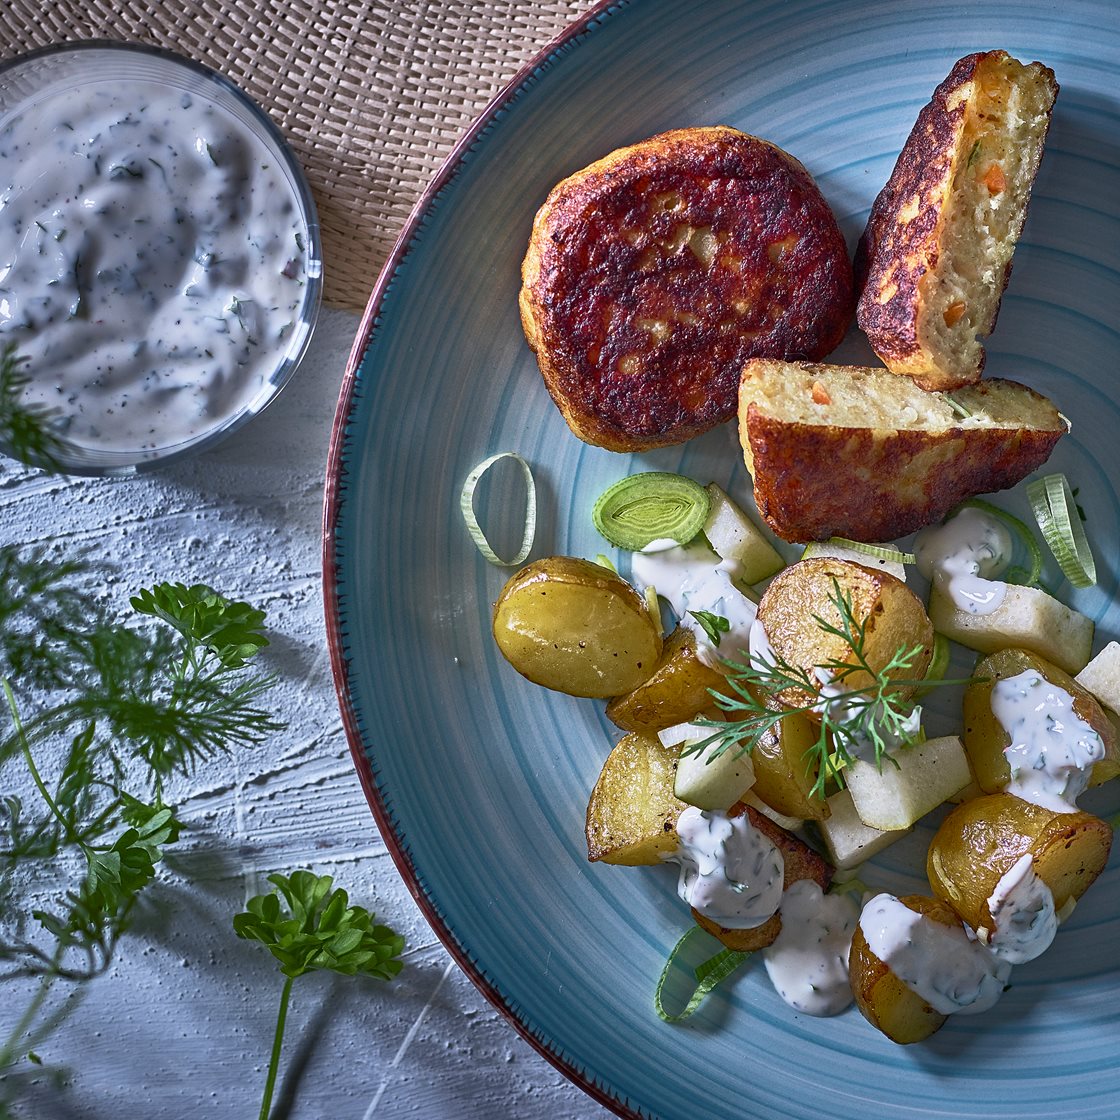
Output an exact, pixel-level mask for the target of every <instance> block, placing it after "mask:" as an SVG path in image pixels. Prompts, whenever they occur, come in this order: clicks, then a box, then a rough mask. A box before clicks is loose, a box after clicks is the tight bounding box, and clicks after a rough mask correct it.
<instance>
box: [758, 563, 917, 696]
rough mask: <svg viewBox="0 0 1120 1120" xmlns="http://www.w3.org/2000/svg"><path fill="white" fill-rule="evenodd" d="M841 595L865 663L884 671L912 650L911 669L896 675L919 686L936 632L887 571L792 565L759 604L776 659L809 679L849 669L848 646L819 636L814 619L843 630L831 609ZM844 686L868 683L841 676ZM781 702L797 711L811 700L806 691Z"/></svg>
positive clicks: (790, 692) (792, 692)
mask: <svg viewBox="0 0 1120 1120" xmlns="http://www.w3.org/2000/svg"><path fill="white" fill-rule="evenodd" d="M838 591H839V593H840V594H841V595H843V596H844V597H845V598H846V599H849V600H850V602H851V607H852V615H853V617H854V618H855V620H856V621H857V622H859V623H861V624H863V626H864V630H865V638H864V646H863V652H864V656H865V658H866V659H867V663H868V664H869V665H870V666H871V667H872V668H873V669H875V670H879V669H882V668H884V667H885V666H886V665H887V664H888V662H889V661H890V660H891V658H892V657H894V655H895V654H896V653H898V651H899V650H900V649H910V648H912V647H915V646H917V647H918V652H917V654H916V655H915V657H914V659H913V661H912V662H911V663H910V665H909V667H908V668H906V669H899V670H894V671H893V675H894V676H895V677H898V678H903V679H909V678H913V679H915V680H919V679H921V677H923V676H924V675H925V671H926V669H927V668H928V666H929V661H930V658H931V657H932V656H933V626H932V625H931V623H930V621H929V618H928V617H927V616H926V612H925V607H923V606H922V601H921V600H920V599H919V598H918V597H917V595H915V594H914V592H913V591H911V590H910V589H909V588H908V587H907V586H906V584H904V583H903V582H902V581H901V580H899V579H895V577H894V576H892V575H890V574H889V573H887V572H879V571H872V570H871V569H870V568H865V567H864V566H863V565H862V564H853V563H851V562H850V561H847V560H838V559H836V558H835V557H831V556H825V557H821V558H820V559H816V560H801V561H799V562H798V563H796V564H792V565H790V567H788V568H786V569H785V570H784V571H782V572H779V574H778V575H777V576H775V577H774V580H773V582H772V583H771V584H770V586H769V587H768V588H767V589H766V593H765V594H764V595H763V596H762V601H761V602H760V603H759V604H758V619H759V621H760V622H761V623H762V626H763V628H764V629H765V631H766V636H767V638H768V639H769V641H770V647H771V649H772V650H773V651H774V653H775V654H777V655H778V656H780V657H784V658H785V660H786V661H788V662H789V663H790V664H791V665H793V666H794V667H799V668H802V669H804V670H805V671H806V672H808V673H810V674H811V673H812V671H813V669H814V667H816V666H818V665H823V664H825V663H827V662H829V661H832V660H838V661H842V662H845V663H849V664H850V663H853V662H854V660H855V655H854V653H853V651H852V647H851V645H850V644H849V643H848V642H847V641H845V640H844V639H843V638H841V637H838V636H837V635H835V634H830V633H828V632H827V631H825V630H822V629H821V627H820V625H819V623H818V622H817V621H816V620H815V619H814V615H815V616H817V617H818V618H820V619H823V620H824V621H825V622H827V623H829V624H830V625H833V626H840V624H841V622H842V617H841V614H840V611H839V609H838V607H837V605H836V602H835V599H836V596H837V592H838ZM843 683H844V685H846V686H847V687H848V688H860V687H864V686H866V685H868V684H871V683H872V681H871V678H870V677H869V676H868V674H867V673H865V672H863V671H862V670H861V671H859V672H854V673H852V674H850V675H849V676H847V677H845V678H844V682H843ZM778 699H779V700H780V701H781V702H782V703H783V704H785V705H786V706H788V707H801V706H804V705H806V704H810V703H812V702H813V701H814V700H815V699H816V697H814V696H810V695H809V693H808V692H806V691H805V690H798V689H787V690H785V692H782V693H780V694H779V697H778Z"/></svg>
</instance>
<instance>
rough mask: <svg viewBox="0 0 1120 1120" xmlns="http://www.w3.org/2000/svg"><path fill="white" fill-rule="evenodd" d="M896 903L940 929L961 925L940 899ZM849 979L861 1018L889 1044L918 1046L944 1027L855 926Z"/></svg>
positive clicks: (905, 899)
mask: <svg viewBox="0 0 1120 1120" xmlns="http://www.w3.org/2000/svg"><path fill="white" fill-rule="evenodd" d="M899 901H900V902H902V903H904V904H905V905H906V906H909V907H910V909H911V910H914V911H916V912H917V913H919V914H924V915H925V916H926V917H928V918H930V919H932V920H933V921H935V922H940V923H941V924H942V925H946V926H960V924H961V920H960V918H958V917H957V914H956V911H954V910H953V908H952V907H951V906H949V905H948V904H947V903H945V902H942V901H941V900H940V899H937V898H926V897H925V896H924V895H917V894H910V895H906V896H905V897H903V898H901V899H899ZM848 975H849V977H850V979H851V982H852V994H853V995H854V996H855V997H856V1006H857V1007H858V1008H859V1009H860V1011H861V1012H863V1017H864V1018H865V1019H866V1020H867V1021H868V1022H869V1023H870V1024H871V1025H872V1026H873V1027H876V1028H878V1029H879V1030H881V1031H882V1032H883V1034H885V1035H886V1036H887V1038H889V1039H890V1040H891V1041H892V1042H899V1043H904V1044H905V1043H909V1042H921V1041H922V1040H923V1039H925V1038H929V1036H930V1035H931V1034H933V1033H934V1032H936V1031H939V1030H940V1029H941V1027H942V1026H943V1025H944V1023H945V1019H946V1018H947V1016H945V1015H942V1014H941V1012H940V1011H935V1010H934V1009H933V1008H932V1007H930V1005H929V1004H928V1003H926V1001H925V1000H924V999H922V997H921V996H920V995H918V994H917V993H916V992H914V991H912V990H911V989H910V988H908V987H907V986H906V985H905V984H904V983H903V982H902V981H901V980H899V978H898V977H897V976H896V975H895V974H894V973H893V972H892V971H891V970H890V969H889V968H888V967H887V966H886V965H885V964H884V963H883V962H882V961H881V960H879V958H878V957H877V956H876V955H875V954H874V953H873V952H872V951H871V949H870V947H869V946H868V944H867V939H866V938H865V937H864V936H863V930H862V929H860V927H859V926H858V925H857V926H856V931H855V934H854V935H853V937H852V949H851V952H850V953H849V954H848Z"/></svg>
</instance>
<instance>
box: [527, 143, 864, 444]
mask: <svg viewBox="0 0 1120 1120" xmlns="http://www.w3.org/2000/svg"><path fill="white" fill-rule="evenodd" d="M853 300H854V296H853V287H852V272H851V264H850V262H849V260H848V254H847V249H846V246H845V244H844V239H843V237H842V235H841V233H840V230H839V228H838V227H837V225H836V220H835V218H834V217H833V214H832V212H831V210H830V209H829V208H828V204H827V203H826V202H825V200H824V198H823V196H822V195H821V193H820V191H819V190H818V189H817V186H816V184H815V183H814V182H813V180H812V178H811V177H810V176H809V174H808V172H807V171H806V170H805V169H804V168H803V167H802V166H801V164H800V163H798V162H797V160H795V159H794V158H793V157H792V156H789V155H787V154H786V153H785V152H783V151H781V149H779V148H776V147H775V146H774V145H773V144H769V143H767V142H766V141H764V140H759V139H758V138H757V137H754V136H748V135H746V134H745V133H742V132H739V131H737V130H736V129H733V128H726V127H713V128H685V129H677V130H675V131H672V132H666V133H662V134H661V135H659V136H654V137H653V138H651V139H649V140H645V141H643V142H641V143H639V144H634V145H632V146H631V147H627V148H621V149H619V150H618V151H615V152H612V153H611V154H610V155H608V156H606V157H605V158H603V159H601V160H598V161H597V162H596V163H593V164H591V165H590V166H589V167H587V168H585V169H584V170H582V171H579V172H577V173H576V174H574V175H572V176H571V177H569V178H567V179H565V180H564V181H563V182H561V183H560V184H558V185H557V186H556V187H555V188H554V189H553V190H552V192H551V193H550V194H549V196H548V198H547V200H546V201H545V203H544V205H543V206H542V207H541V209H540V211H539V212H538V214H537V216H536V219H535V221H534V223H533V232H532V237H531V240H530V242H529V249H528V252H527V254H526V256H525V260H524V264H523V265H522V288H521V293H520V299H519V302H520V308H521V321H522V325H523V327H524V329H525V337H526V339H527V340H528V342H529V345H530V347H531V348H532V349H533V350H534V351H535V352H536V355H537V361H538V364H539V365H540V369H541V374H542V376H543V377H544V382H545V385H546V386H547V388H548V391H549V393H550V394H551V395H552V399H553V400H554V401H555V402H556V405H557V407H558V408H559V409H560V412H561V413H562V414H563V416H564V419H565V420H566V421H567V422H568V425H569V426H570V427H571V429H572V431H573V432H574V433H575V434H576V435H577V436H579V438H580V439H582V440H585V441H586V442H588V443H593V444H597V445H598V446H600V447H606V448H608V449H610V450H612V451H638V450H644V449H646V448H652V447H661V446H664V445H667V444H673V443H680V442H682V441H684V440H686V439H689V438H691V437H692V436H695V435H698V434H700V433H701V432H704V431H706V430H707V429H709V428H711V427H713V426H715V425H716V424H720V423H723V422H724V421H726V420H729V419H731V417H733V416H734V415H735V402H736V393H737V389H738V383H739V373H740V371H741V370H742V368H743V363H744V362H745V361H746V360H747V359H748V358H750V357H754V356H761V355H765V356H768V357H805V358H821V357H824V356H825V355H826V354H827V353H828V352H829V351H830V350H832V349H833V347H835V346H836V345H837V343H839V342H840V340H841V339H842V338H843V336H844V333H845V331H846V330H847V327H848V324H849V322H850V321H851V317H852V311H853Z"/></svg>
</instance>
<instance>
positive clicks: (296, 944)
mask: <svg viewBox="0 0 1120 1120" xmlns="http://www.w3.org/2000/svg"><path fill="white" fill-rule="evenodd" d="M268 881H269V882H270V883H272V884H273V886H274V889H273V890H272V891H270V892H269V893H268V894H261V895H257V896H256V897H254V898H251V899H249V901H248V903H247V904H246V907H245V910H244V912H243V913H241V914H237V915H236V916H235V917H234V919H233V928H234V932H235V933H236V934H237V936H238V937H244V938H246V939H247V940H251V941H259V942H260V943H261V944H262V945H264V946H265V947H266V948H267V949H268V951H269V952H270V953H271V954H272V955H273V956H274V957H275V958H276V959H277V960H278V961H279V962H280V971H281V972H282V973H283V974H284V976H285V980H284V986H283V988H282V989H281V992H280V1009H279V1011H278V1012H277V1016H276V1032H275V1035H274V1037H273V1043H272V1057H271V1059H270V1061H269V1064H268V1075H267V1077H266V1079H265V1087H264V1097H263V1100H262V1101H261V1111H260V1120H267V1117H268V1114H269V1110H270V1109H271V1107H272V1094H273V1091H274V1090H275V1087H276V1074H277V1071H278V1070H279V1068H280V1049H281V1046H282V1045H283V1041H284V1027H285V1024H286V1022H287V1017H288V1001H289V999H290V998H291V994H292V983H293V982H294V981H295V980H296V978H297V977H300V976H303V975H304V974H305V973H307V972H314V971H328V972H337V973H341V974H342V975H343V976H357V975H361V976H372V977H374V978H376V979H378V980H391V979H392V978H393V977H394V976H396V975H397V973H398V972H400V970H401V962H400V960H399V959H398V958H399V957H400V954H401V951H402V950H403V949H404V938H403V937H401V936H400V935H399V934H397V933H394V932H393V930H391V929H390V928H389V927H388V926H383V925H377V924H375V922H374V915H373V914H371V913H370V912H369V911H368V910H365V909H363V908H362V907H361V906H351V905H350V900H349V898H348V896H347V894H346V892H345V891H344V890H343V889H342V888H341V887H335V886H334V880H333V879H332V878H331V877H330V876H329V875H315V874H314V873H313V872H310V871H295V872H293V873H292V874H291V875H290V876H287V875H270V876H269V877H268Z"/></svg>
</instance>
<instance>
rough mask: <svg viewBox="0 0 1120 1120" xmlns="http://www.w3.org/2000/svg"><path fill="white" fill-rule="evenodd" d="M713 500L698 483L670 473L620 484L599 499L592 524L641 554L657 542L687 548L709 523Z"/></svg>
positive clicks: (614, 541) (633, 478) (639, 476)
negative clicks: (665, 542) (665, 541)
mask: <svg viewBox="0 0 1120 1120" xmlns="http://www.w3.org/2000/svg"><path fill="white" fill-rule="evenodd" d="M710 507H711V498H710V497H709V496H708V491H707V490H705V489H704V487H703V486H701V485H700V483H699V482H696V481H694V480H693V479H691V478H685V477H684V475H680V474H670V473H669V472H668V471H646V472H645V473H643V474H632V475H628V476H627V477H626V478H622V479H619V481H618V482H616V483H615V484H614V485H613V486H609V487H608V488H607V489H606V490H604V491H603V493H602V494H600V495H599V498H598V500H597V501H596V503H595V507H594V509H592V511H591V520H592V521H593V522H594V523H595V528H596V529H598V530H599V532H600V533H602V535H603V536H604V537H606V538H607V540H608V541H610V542H611V544H613V545H616V546H617V547H618V548H625V549H627V550H628V551H630V552H640V551H641V550H642V549H643V548H645V547H646V546H647V545H649V544H652V543H653V542H654V541H657V540H674V541H676V542H677V544H688V542H689V541H690V540H692V538H693V537H695V536H696V534H697V533H699V532H700V530H701V529H703V528H704V522H705V521H707V519H708V510H709V509H710Z"/></svg>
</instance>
